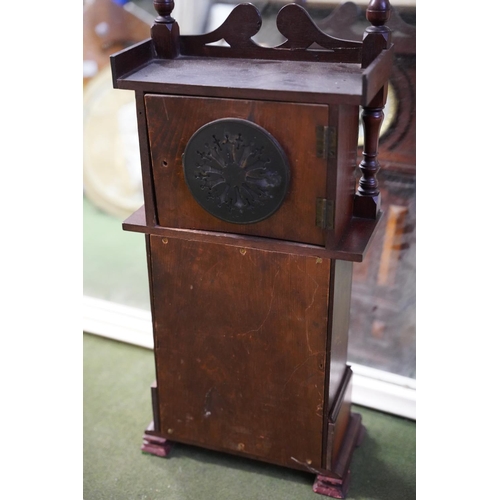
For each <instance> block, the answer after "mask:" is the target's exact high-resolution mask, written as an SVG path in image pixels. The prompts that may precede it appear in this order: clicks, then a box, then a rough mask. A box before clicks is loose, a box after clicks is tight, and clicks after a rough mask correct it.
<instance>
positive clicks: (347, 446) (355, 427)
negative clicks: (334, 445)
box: [313, 413, 364, 498]
mask: <svg viewBox="0 0 500 500" xmlns="http://www.w3.org/2000/svg"><path fill="white" fill-rule="evenodd" d="M363 433H364V427H363V425H362V424H361V415H359V413H351V414H350V417H349V422H348V427H347V430H346V432H345V435H344V440H343V442H342V445H341V449H340V453H339V458H338V459H337V460H336V463H335V465H334V471H335V474H334V475H331V474H318V475H317V476H316V480H315V482H314V485H313V491H314V492H315V493H319V494H321V495H325V496H329V497H331V498H346V495H347V490H348V488H349V483H350V478H351V473H350V470H349V466H350V463H351V459H352V454H353V452H354V449H355V448H356V447H357V446H358V445H359V442H360V438H361V437H362V435H363Z"/></svg>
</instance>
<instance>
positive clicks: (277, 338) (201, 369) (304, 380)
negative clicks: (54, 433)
mask: <svg viewBox="0 0 500 500" xmlns="http://www.w3.org/2000/svg"><path fill="white" fill-rule="evenodd" d="M150 238H151V256H152V275H153V294H154V309H155V311H156V313H155V316H154V329H155V342H156V346H155V353H156V363H157V383H158V398H159V407H160V420H161V424H160V426H161V429H162V434H163V435H164V436H167V437H168V438H169V439H172V440H173V441H180V442H185V443H191V444H197V445H200V446H204V447H207V448H212V449H216V450H223V451H228V452H232V453H236V454H241V455H245V456H249V457H253V458H259V459H261V460H264V461H268V462H272V463H276V464H280V465H286V466H289V467H292V468H298V469H303V470H309V469H310V468H321V466H322V448H323V424H324V412H323V401H324V393H325V363H326V351H327V324H328V306H329V281H330V261H329V260H328V259H320V258H314V257H306V256H297V255H290V254H286V253H279V252H268V251H262V250H255V249H251V248H244V247H240V248H237V247H228V246H225V245H218V244H211V243H199V242H192V241H188V240H185V239H176V238H162V237H159V236H151V237H150Z"/></svg>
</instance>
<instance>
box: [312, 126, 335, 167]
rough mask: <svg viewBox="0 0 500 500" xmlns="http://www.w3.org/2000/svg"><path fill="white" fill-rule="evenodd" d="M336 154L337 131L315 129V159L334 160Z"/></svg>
mask: <svg viewBox="0 0 500 500" xmlns="http://www.w3.org/2000/svg"><path fill="white" fill-rule="evenodd" d="M336 152H337V129H336V128H335V127H323V126H321V125H318V126H317V127H316V157H317V158H325V159H326V158H335V155H336Z"/></svg>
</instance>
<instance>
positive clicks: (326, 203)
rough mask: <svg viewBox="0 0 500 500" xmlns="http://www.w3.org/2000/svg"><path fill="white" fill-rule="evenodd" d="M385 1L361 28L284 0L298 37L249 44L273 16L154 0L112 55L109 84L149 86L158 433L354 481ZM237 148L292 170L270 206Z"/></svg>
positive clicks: (142, 111) (323, 482)
mask: <svg viewBox="0 0 500 500" xmlns="http://www.w3.org/2000/svg"><path fill="white" fill-rule="evenodd" d="M384 5H388V3H387V4H385V3H384V2H382V3H381V2H380V1H373V2H371V3H370V7H369V9H368V10H369V18H370V19H371V21H372V24H373V29H371V30H367V33H368V32H369V33H368V34H367V36H366V38H365V40H364V41H363V42H360V41H351V40H345V39H343V38H341V37H335V36H330V35H328V34H326V33H325V32H323V31H322V30H321V29H319V28H318V27H317V26H316V25H315V23H314V22H313V21H312V19H311V17H310V16H309V15H308V14H307V12H306V11H305V10H304V9H303V8H301V7H299V6H298V5H288V6H286V7H284V8H283V9H282V10H281V11H280V13H279V14H278V16H277V27H278V29H279V31H280V32H281V34H283V35H284V37H285V38H286V40H285V41H284V42H283V43H281V44H280V45H278V46H276V47H270V48H269V47H264V46H260V45H258V44H256V43H255V42H254V41H253V37H254V36H255V35H256V34H258V32H259V29H260V27H261V24H262V20H261V16H260V14H259V12H258V11H257V9H256V8H255V7H253V6H252V5H249V4H243V5H240V6H238V7H236V8H235V9H234V10H233V11H232V13H231V15H230V16H229V17H228V19H227V20H226V21H225V22H224V23H223V24H222V25H221V26H220V27H219V28H217V29H216V30H214V31H213V32H211V33H207V34H203V35H191V36H181V35H179V34H178V27H177V25H176V23H175V21H174V19H173V17H172V14H173V2H171V1H169V2H167V1H165V2H157V3H156V7H157V11H158V13H159V17H158V18H157V19H156V21H155V25H154V26H153V29H152V40H147V41H145V42H143V43H142V44H139V45H137V46H135V47H132V48H131V49H130V50H128V51H123V52H121V53H119V54H117V55H116V56H115V57H114V58H113V84H114V86H115V87H116V88H121V89H133V90H135V91H136V99H137V101H138V105H137V112H138V120H139V122H138V123H139V127H140V142H141V159H142V162H143V180H144V183H145V190H144V192H145V197H146V198H147V199H146V200H145V207H144V208H143V209H141V210H139V211H137V212H136V213H135V214H133V215H132V216H131V217H130V218H129V219H128V220H127V221H125V222H124V224H123V227H124V229H126V230H130V231H136V232H142V233H145V234H146V241H147V253H148V269H149V278H150V290H151V304H152V311H153V331H154V349H155V363H156V372H157V388H154V389H153V390H152V399H153V415H154V421H155V424H154V428H152V429H150V430H149V431H146V435H147V436H152V437H148V438H147V439H148V441H147V443H146V444H147V445H148V446H153V445H156V444H157V443H156V441H155V439H156V438H161V439H163V440H164V441H162V442H161V443H159V445H163V444H165V442H168V443H170V442H182V443H186V444H193V445H197V446H202V447H205V448H209V449H214V450H218V451H224V452H227V453H234V454H236V455H240V456H245V457H249V458H254V459H258V460H261V461H263V462H269V463H273V464H277V465H282V466H286V467H290V468H294V469H299V470H303V471H308V472H311V473H313V474H316V475H317V476H318V477H317V481H316V486H315V490H317V491H318V492H326V493H325V494H330V493H331V492H332V491H333V490H335V491H336V492H340V493H342V494H345V491H346V488H347V486H348V479H349V464H350V461H351V457H352V452H353V449H354V447H355V445H356V443H357V442H358V437H359V433H360V429H361V423H360V420H359V419H358V418H357V417H355V416H353V415H352V413H351V385H352V382H351V374H352V372H351V370H350V368H349V367H347V366H346V360H347V340H348V329H349V312H350V298H351V283H352V275H353V265H352V262H358V261H359V262H360V261H362V260H363V258H364V256H365V254H366V252H367V248H368V245H369V243H370V241H371V239H372V237H373V235H374V232H375V230H376V228H377V226H378V224H379V222H380V220H381V213H380V212H377V213H376V214H375V216H372V214H369V216H367V217H359V215H360V213H358V212H356V206H355V192H356V185H355V177H354V170H355V166H356V149H357V139H358V127H359V106H360V105H362V104H367V106H365V107H367V108H370V109H371V110H372V111H370V112H368V111H367V112H365V114H366V116H367V118H366V121H367V126H366V130H365V134H366V135H367V136H368V141H367V144H368V146H367V148H365V149H366V155H365V156H366V160H365V164H366V165H365V164H363V167H364V170H365V171H364V174H363V181H362V182H361V188H360V189H361V194H362V195H363V196H364V197H365V198H369V199H370V200H371V199H373V197H374V186H373V185H372V183H371V181H370V179H371V178H372V177H374V174H373V175H372V172H371V171H370V168H372V165H371V163H370V161H371V156H370V155H371V154H372V152H371V149H373V147H372V146H373V145H374V144H375V142H374V141H375V139H374V137H375V136H377V140H378V129H377V116H375V115H376V113H375V112H374V111H373V109H375V108H376V109H378V108H381V105H379V104H380V103H381V102H382V101H381V100H383V99H384V98H385V97H384V96H385V85H386V82H387V79H388V77H389V74H390V70H391V49H390V46H389V45H388V44H387V43H386V45H385V46H384V47H382V45H383V44H382V42H381V40H382V38H384V36H385V35H384V34H383V33H382V31H383V23H382V24H381V20H380V18H381V17H383V16H381V14H380V12H381V11H382V10H384V9H385V7H384ZM372 11H373V12H372ZM384 12H385V11H384ZM174 15H175V13H174ZM384 33H385V32H384ZM385 40H386V42H387V41H388V38H387V37H386V38H385ZM220 41H223V42H224V43H225V45H226V46H221V45H220V44H219V42H220ZM243 124H245V126H243ZM224 127H225V128H224ZM238 127H240V128H242V129H244V130H243V132H244V133H243V132H242V131H241V130H239V129H238V130H237V128H238ZM257 130H258V132H257ZM207 131H211V134H212V136H211V137H210V134H208V135H206V132H207ZM203 134H205V135H203ZM238 134H239V135H238ZM252 134H253V135H252ZM247 136H248V137H250V136H251V137H252V139H248V137H247ZM200 137H203V140H201V139H200V140H198V138H200ZM259 141H261V142H259ZM262 141H263V142H262ZM266 141H270V142H269V144H271V146H272V147H271V146H266V145H265V144H267V143H266ZM263 144H264V146H263ZM240 146H242V148H241V149H243V150H244V151H246V150H247V149H248V152H249V153H248V154H250V153H251V155H252V158H253V160H252V161H256V162H260V163H259V165H260V164H261V163H262V164H265V165H266V167H265V169H264V168H263V167H262V166H259V169H260V170H259V172H260V173H259V176H257V177H255V178H252V179H251V182H254V181H255V179H257V178H258V180H259V182H261V181H262V182H261V184H260V186H261V189H262V191H263V193H265V194H266V196H270V195H269V193H270V192H271V186H272V187H276V186H278V185H280V186H281V184H278V177H279V178H280V179H279V181H280V182H281V180H282V179H284V178H285V179H286V183H285V184H283V185H284V186H285V188H284V191H285V192H286V195H285V196H284V198H283V197H282V194H283V193H281V192H274V191H272V192H273V193H274V194H273V196H274V195H276V196H277V200H276V206H274V205H273V206H272V207H271V210H270V212H269V213H264V214H263V215H262V214H260V213H257V209H252V208H251V207H252V203H251V202H255V200H254V199H253V198H252V199H251V196H250V197H249V195H248V196H247V197H246V198H244V199H243V198H241V197H240V198H241V199H240V198H238V193H239V194H240V195H241V192H240V188H241V189H243V184H244V182H247V178H246V175H247V173H246V172H247V170H246V169H247V167H252V168H253V167H254V166H255V165H254V164H253V163H252V164H251V165H249V164H248V163H247V162H245V161H242V160H241V158H242V156H241V155H240V154H239V153H237V151H239V147H240ZM261 146H262V147H261ZM267 147H268V148H270V151H273V152H274V153H275V152H276V151H277V153H276V156H275V157H272V154H271V153H268V152H267V151H265V149H266V148H267ZM370 148H371V149H370ZM274 153H273V154H274ZM249 157H250V156H245V158H249ZM271 157H272V158H273V160H271ZM214 162H215V164H214ZM255 164H257V163H255ZM271 164H272V165H271ZM240 169H241V171H240ZM252 172H253V170H252ZM243 173H244V174H245V176H243V177H242V175H243ZM186 176H187V178H186ZM264 177H265V179H266V180H265V182H264V181H263V180H262V179H263V178H264ZM242 179H245V180H244V181H243V180H242ZM248 182H250V181H248ZM220 185H225V186H226V187H225V188H224V189H226V190H225V191H223V192H222V194H221V192H219V191H218V189H220V188H218V186H220ZM236 188H238V190H237V189H236ZM228 190H229V191H228ZM205 191H206V196H207V198H206V199H205V198H204V196H205ZM229 192H230V193H232V194H231V196H230V197H229V198H228V197H227V196H226V195H225V194H224V193H226V194H227V193H229ZM247 194H248V193H247ZM262 196H264V195H263V194H262ZM246 203H248V204H246ZM214 204H215V205H217V207H216V208H214ZM259 206H260V205H259ZM244 209H245V210H247V209H248V210H250V211H252V210H253V214H254V215H255V217H253V216H251V215H248V214H247V215H248V216H245V217H244V218H243V216H242V215H241V214H242V213H243V210H244ZM231 211H233V212H231ZM234 211H240V213H235V212H234ZM159 453H163V451H160V452H159Z"/></svg>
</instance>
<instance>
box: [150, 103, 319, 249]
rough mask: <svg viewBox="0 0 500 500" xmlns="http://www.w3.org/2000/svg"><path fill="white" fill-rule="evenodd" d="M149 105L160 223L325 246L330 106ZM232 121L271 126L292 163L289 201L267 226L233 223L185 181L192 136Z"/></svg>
mask: <svg viewBox="0 0 500 500" xmlns="http://www.w3.org/2000/svg"><path fill="white" fill-rule="evenodd" d="M145 106H146V114H147V123H148V134H149V141H150V150H151V159H152V168H153V182H154V192H155V197H156V207H157V216H158V222H159V225H161V226H164V227H174V228H186V229H201V230H209V231H220V232H229V233H238V234H247V235H254V236H263V237H270V238H276V239H284V240H290V241H296V242H302V243H310V244H317V245H324V231H323V230H322V229H320V228H318V227H317V226H316V199H317V198H325V197H326V171H327V160H325V159H324V158H318V157H317V151H316V129H317V127H324V126H327V125H328V106H327V105H310V104H296V103H283V102H265V101H252V100H243V99H241V100H239V99H238V100H234V99H208V98H196V97H180V96H177V97H176V96H164V95H146V97H145ZM229 118H231V119H239V120H245V121H247V122H251V124H255V125H258V126H259V127H261V128H262V129H264V130H265V131H266V132H267V133H269V134H270V135H271V136H272V138H274V140H275V141H276V142H277V143H278V145H279V146H280V148H281V150H282V151H283V153H284V156H285V157H286V159H287V161H288V165H289V171H290V175H289V182H288V189H287V194H286V197H285V198H284V200H283V202H282V204H281V205H280V207H279V208H278V209H277V210H276V211H275V212H274V213H273V214H272V215H270V216H269V217H268V218H265V219H264V220H261V221H260V222H253V223H250V224H239V223H232V222H227V221H224V220H221V219H220V218H218V217H216V216H214V215H212V214H211V213H209V212H208V211H207V210H205V209H204V208H202V206H201V205H200V204H199V203H198V202H197V201H196V199H195V198H194V197H193V194H192V193H191V191H190V189H189V187H188V185H187V184H186V181H185V179H184V172H183V164H182V157H183V154H184V153H185V150H186V146H187V145H188V143H189V141H190V139H191V137H192V136H193V135H194V134H195V133H196V132H197V131H198V130H199V129H200V128H201V127H203V126H205V125H206V124H207V123H211V122H213V121H215V120H220V119H229ZM236 132H238V131H236ZM243 138H244V134H243ZM213 139H214V140H215V141H218V142H220V141H222V140H223V139H224V138H223V137H214V138H213ZM207 147H208V146H207ZM203 153H204V151H200V154H203ZM264 153H265V151H264Z"/></svg>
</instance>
